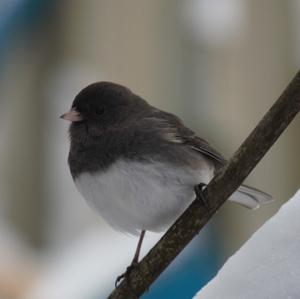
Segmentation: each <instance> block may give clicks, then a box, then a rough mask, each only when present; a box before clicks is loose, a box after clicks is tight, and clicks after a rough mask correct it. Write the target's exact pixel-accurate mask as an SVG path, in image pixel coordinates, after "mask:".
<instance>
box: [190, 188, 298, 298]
mask: <svg viewBox="0 0 300 299" xmlns="http://www.w3.org/2000/svg"><path fill="white" fill-rule="evenodd" d="M204 298H205V299H210V298H213V299H215V298H222V299H237V298H238V299H253V298H256V299H260V298H262V299H268V298H272V299H282V298H285V299H296V298H300V190H298V192H297V193H296V194H295V195H294V197H293V198H292V199H291V200H289V201H288V202H287V203H286V204H284V205H283V206H282V207H281V209H280V210H279V211H278V213H277V214H276V215H275V216H273V217H272V218H271V219H270V220H269V221H267V222H266V223H265V224H264V225H263V226H262V227H261V228H260V229H259V230H258V231H257V232H256V233H255V234H254V235H253V236H252V237H251V238H250V239H249V240H248V241H247V242H246V243H245V244H244V245H243V246H242V248H241V249H240V250H239V251H238V252H236V253H235V254H234V255H233V256H232V257H231V258H229V259H228V261H227V262H226V263H225V265H224V266H223V268H222V269H221V270H220V271H219V273H218V274H217V276H216V277H215V278H214V279H213V280H212V281H210V282H209V283H208V284H207V285H206V286H205V287H204V288H203V289H202V290H201V291H200V292H199V293H198V294H197V295H196V296H195V297H194V299H204Z"/></svg>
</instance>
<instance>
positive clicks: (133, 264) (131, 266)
mask: <svg viewBox="0 0 300 299" xmlns="http://www.w3.org/2000/svg"><path fill="white" fill-rule="evenodd" d="M137 265H138V262H132V263H131V265H130V266H128V267H127V269H126V271H125V272H124V273H123V274H121V275H119V276H118V277H117V279H116V281H115V287H118V285H119V282H120V281H121V280H123V279H127V280H128V279H129V275H130V273H131V271H132V270H133V269H134V268H136V267H137Z"/></svg>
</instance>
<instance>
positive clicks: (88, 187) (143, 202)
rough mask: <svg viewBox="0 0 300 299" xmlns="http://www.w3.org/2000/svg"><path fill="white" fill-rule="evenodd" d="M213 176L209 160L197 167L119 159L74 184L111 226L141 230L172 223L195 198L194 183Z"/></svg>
mask: <svg viewBox="0 0 300 299" xmlns="http://www.w3.org/2000/svg"><path fill="white" fill-rule="evenodd" d="M212 176H213V167H212V166H211V165H208V164H206V163H202V165H201V169H198V170H197V171H195V170H194V169H190V168H189V169H187V168H175V167H174V166H171V165H164V164H162V163H157V162H156V163H155V164H151V163H141V162H131V161H124V160H118V161H117V162H115V163H114V164H113V165H112V166H110V167H109V168H108V169H107V170H106V171H105V172H99V174H97V173H94V174H89V173H83V174H81V175H80V176H79V177H78V178H76V179H75V185H76V187H77V189H78V190H79V192H80V193H81V194H82V196H83V197H84V198H85V199H86V200H87V202H88V203H89V205H91V206H92V207H94V208H95V209H96V210H97V211H98V212H99V213H100V214H101V215H102V217H103V218H104V219H105V220H106V221H107V222H108V223H109V224H110V225H111V226H113V227H114V228H115V229H117V230H120V231H124V232H127V233H131V234H138V233H139V232H140V230H150V231H161V230H164V229H166V228H167V227H168V226H170V225H171V224H172V223H173V222H174V221H175V220H176V218H177V217H178V216H179V215H180V214H181V213H182V212H183V211H184V210H185V209H186V208H187V206H188V205H189V204H190V203H191V201H192V200H193V197H194V190H193V187H194V185H196V184H198V183H200V182H204V183H208V182H209V181H210V179H211V178H212Z"/></svg>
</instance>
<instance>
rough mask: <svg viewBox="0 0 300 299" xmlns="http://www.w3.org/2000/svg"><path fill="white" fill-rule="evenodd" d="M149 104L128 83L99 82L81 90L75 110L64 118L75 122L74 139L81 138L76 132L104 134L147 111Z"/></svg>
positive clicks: (126, 123) (75, 102) (71, 132)
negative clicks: (123, 84) (125, 85)
mask: <svg viewBox="0 0 300 299" xmlns="http://www.w3.org/2000/svg"><path fill="white" fill-rule="evenodd" d="M149 107H151V106H149V105H148V104H147V103H146V101H144V100H143V99H142V98H140V97H139V96H137V95H135V94H134V93H132V92H131V91H130V90H129V89H128V88H127V87H124V86H122V85H119V84H116V83H111V82H96V83H93V84H90V85H88V86H87V87H85V88H84V89H82V90H81V91H80V92H79V93H78V95H77V96H76V97H75V99H74V101H73V103H72V106H71V110H70V111H69V112H67V113H65V114H63V115H62V116H61V118H63V119H66V120H69V121H70V122H71V126H70V136H71V139H74V138H75V139H77V138H76V136H87V135H89V136H90V135H101V134H102V133H103V131H104V130H106V129H107V128H112V127H120V126H125V125H128V123H129V122H130V121H135V119H138V118H139V117H141V115H142V114H143V113H147V111H149Z"/></svg>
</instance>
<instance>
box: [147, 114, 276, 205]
mask: <svg viewBox="0 0 300 299" xmlns="http://www.w3.org/2000/svg"><path fill="white" fill-rule="evenodd" d="M152 117H154V118H155V119H158V120H159V121H160V126H161V128H163V130H162V132H163V138H165V139H166V140H168V141H170V142H174V143H180V144H185V145H187V146H188V147H190V148H191V149H192V150H194V151H196V152H199V153H201V154H203V155H205V156H206V157H207V158H209V159H211V160H212V161H213V162H214V164H215V166H216V168H218V167H222V166H223V165H225V164H226V163H227V161H226V160H225V159H224V158H223V156H222V155H221V154H220V153H219V152H218V151H216V150H215V149H214V148H213V147H212V146H211V145H210V144H209V143H208V142H206V141H205V140H204V139H202V138H200V137H198V136H197V135H196V134H195V133H194V132H193V131H192V130H190V129H189V128H187V127H185V126H184V124H183V123H182V122H181V120H180V119H179V118H178V117H176V116H175V115H173V114H170V113H167V112H163V111H160V110H157V111H156V112H155V113H154V115H153V116H152ZM229 200H231V201H234V202H237V203H239V204H241V205H243V206H245V207H247V208H250V209H256V208H258V207H259V206H260V204H264V203H268V202H270V201H272V200H273V198H272V197H271V196H270V195H269V194H267V193H265V192H262V191H260V190H257V189H255V188H252V187H249V186H246V185H241V186H240V187H239V188H238V190H237V191H236V192H235V193H234V194H233V195H232V196H231V197H230V198H229Z"/></svg>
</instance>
